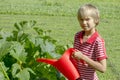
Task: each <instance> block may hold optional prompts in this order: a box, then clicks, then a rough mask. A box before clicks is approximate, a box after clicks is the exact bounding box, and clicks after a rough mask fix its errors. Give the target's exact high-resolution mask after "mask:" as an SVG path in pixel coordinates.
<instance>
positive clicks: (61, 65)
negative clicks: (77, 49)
mask: <svg viewBox="0 0 120 80" xmlns="http://www.w3.org/2000/svg"><path fill="white" fill-rule="evenodd" d="M73 51H74V49H73V48H70V49H68V50H66V51H65V53H64V54H63V55H62V57H61V58H60V59H58V60H56V59H45V58H38V59H37V62H44V63H47V64H51V65H53V66H54V67H56V68H57V69H58V70H59V71H60V72H61V73H62V74H63V75H64V76H65V77H66V78H67V79H68V80H76V79H78V78H80V75H79V73H78V71H77V69H76V67H75V64H74V61H75V60H74V59H73V58H71V55H72V53H73Z"/></svg>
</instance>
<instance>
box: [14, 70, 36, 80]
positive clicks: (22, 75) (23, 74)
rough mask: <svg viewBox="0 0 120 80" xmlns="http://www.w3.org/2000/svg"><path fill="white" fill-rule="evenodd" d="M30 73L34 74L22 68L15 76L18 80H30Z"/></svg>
mask: <svg viewBox="0 0 120 80" xmlns="http://www.w3.org/2000/svg"><path fill="white" fill-rule="evenodd" d="M30 72H31V73H33V74H35V73H34V72H33V71H32V70H31V69H30V68H24V69H23V70H21V71H20V72H19V73H18V74H17V75H16V77H17V78H18V79H19V80H30Z"/></svg>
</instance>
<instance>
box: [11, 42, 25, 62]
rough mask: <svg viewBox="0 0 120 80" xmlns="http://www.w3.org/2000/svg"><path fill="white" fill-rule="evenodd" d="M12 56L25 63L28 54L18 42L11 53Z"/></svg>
mask: <svg viewBox="0 0 120 80" xmlns="http://www.w3.org/2000/svg"><path fill="white" fill-rule="evenodd" d="M10 55H11V56H13V57H14V58H15V59H17V60H18V61H19V62H22V63H25V60H26V56H27V53H26V52H25V49H24V46H23V45H21V44H20V43H18V42H14V45H13V49H12V50H11V51H10Z"/></svg>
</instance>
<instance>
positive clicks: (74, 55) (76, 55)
mask: <svg viewBox="0 0 120 80" xmlns="http://www.w3.org/2000/svg"><path fill="white" fill-rule="evenodd" d="M72 57H73V58H75V59H78V60H80V59H82V58H83V54H82V53H81V52H80V51H78V50H75V51H74V52H73V54H72Z"/></svg>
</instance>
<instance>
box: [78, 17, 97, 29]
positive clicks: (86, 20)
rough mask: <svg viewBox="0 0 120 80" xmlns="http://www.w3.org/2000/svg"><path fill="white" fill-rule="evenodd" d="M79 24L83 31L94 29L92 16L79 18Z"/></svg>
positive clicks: (94, 24)
mask: <svg viewBox="0 0 120 80" xmlns="http://www.w3.org/2000/svg"><path fill="white" fill-rule="evenodd" d="M79 23H80V26H81V27H82V29H83V30H84V31H90V30H92V29H95V26H96V23H95V20H94V19H93V17H91V16H85V17H82V18H80V19H79Z"/></svg>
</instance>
